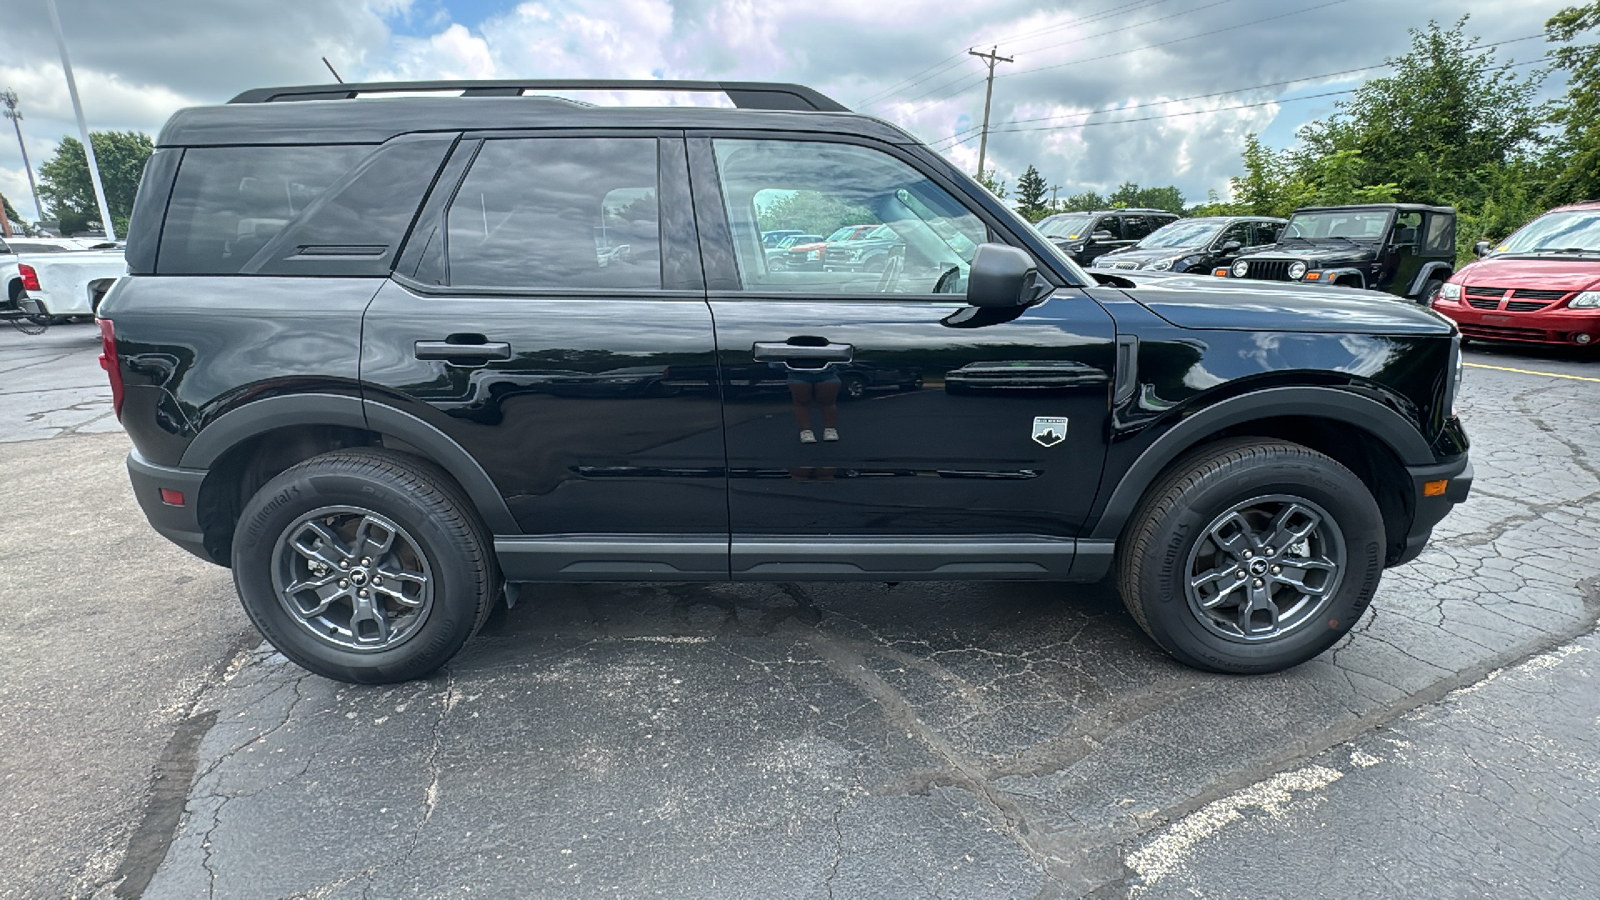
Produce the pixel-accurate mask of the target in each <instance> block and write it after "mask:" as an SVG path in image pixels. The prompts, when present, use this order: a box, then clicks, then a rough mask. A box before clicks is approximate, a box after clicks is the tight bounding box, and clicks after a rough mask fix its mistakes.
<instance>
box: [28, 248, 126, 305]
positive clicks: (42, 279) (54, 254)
mask: <svg viewBox="0 0 1600 900" xmlns="http://www.w3.org/2000/svg"><path fill="white" fill-rule="evenodd" d="M126 272H127V263H126V262H125V261H124V260H123V258H122V248H120V247H118V246H116V245H115V244H108V243H105V242H95V241H87V240H79V239H75V238H21V237H19V238H0V285H4V287H5V297H6V299H7V300H9V301H11V302H13V303H14V302H15V301H16V299H17V298H18V297H19V296H21V295H22V294H27V295H28V296H30V297H33V298H34V299H36V300H38V301H39V302H40V303H41V304H42V305H43V306H44V310H45V312H47V313H49V314H50V315H52V316H56V317H65V316H92V315H94V311H95V307H97V306H99V305H100V304H99V300H100V298H101V297H103V296H105V293H106V291H108V290H110V289H111V285H112V284H113V283H114V282H115V281H116V280H117V279H118V278H120V277H122V275H123V274H124V273H126Z"/></svg>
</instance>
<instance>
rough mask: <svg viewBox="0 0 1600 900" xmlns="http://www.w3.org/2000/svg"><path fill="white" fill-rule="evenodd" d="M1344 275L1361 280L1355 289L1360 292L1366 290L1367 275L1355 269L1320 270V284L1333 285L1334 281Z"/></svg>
mask: <svg viewBox="0 0 1600 900" xmlns="http://www.w3.org/2000/svg"><path fill="white" fill-rule="evenodd" d="M1346 275H1354V276H1356V277H1357V278H1359V279H1361V283H1360V284H1358V285H1356V287H1359V288H1361V289H1362V290H1366V289H1367V273H1365V272H1363V271H1361V270H1360V269H1355V268H1344V269H1323V270H1322V283H1323V284H1333V283H1334V282H1335V281H1338V280H1339V279H1340V278H1342V277H1344V276H1346Z"/></svg>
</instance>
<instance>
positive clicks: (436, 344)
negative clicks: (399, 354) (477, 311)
mask: <svg viewBox="0 0 1600 900" xmlns="http://www.w3.org/2000/svg"><path fill="white" fill-rule="evenodd" d="M416 354H417V359H442V360H445V361H446V362H454V363H486V362H489V361H490V360H495V359H510V358H511V345H510V344H507V343H505V342H504V341H481V342H479V343H473V344H458V343H455V342H453V341H417V346H416Z"/></svg>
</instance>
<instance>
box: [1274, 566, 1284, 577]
mask: <svg viewBox="0 0 1600 900" xmlns="http://www.w3.org/2000/svg"><path fill="white" fill-rule="evenodd" d="M1282 571H1283V566H1273V567H1272V574H1274V575H1276V574H1278V573H1279V572H1282Z"/></svg>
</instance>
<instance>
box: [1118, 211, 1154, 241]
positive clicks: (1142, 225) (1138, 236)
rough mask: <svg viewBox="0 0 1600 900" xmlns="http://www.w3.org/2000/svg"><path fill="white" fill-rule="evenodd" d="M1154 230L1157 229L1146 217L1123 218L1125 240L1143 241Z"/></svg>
mask: <svg viewBox="0 0 1600 900" xmlns="http://www.w3.org/2000/svg"><path fill="white" fill-rule="evenodd" d="M1154 230H1155V228H1154V226H1152V224H1151V222H1150V220H1149V219H1147V218H1145V217H1144V216H1123V217H1122V237H1123V238H1124V239H1125V240H1130V241H1139V240H1143V239H1144V236H1145V235H1147V234H1149V233H1150V232H1152V231H1154Z"/></svg>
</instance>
